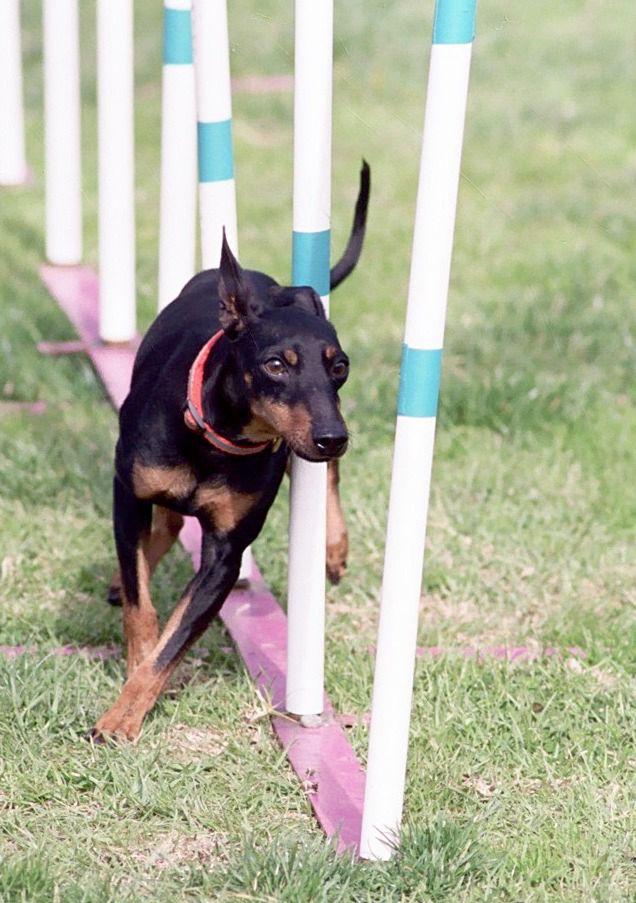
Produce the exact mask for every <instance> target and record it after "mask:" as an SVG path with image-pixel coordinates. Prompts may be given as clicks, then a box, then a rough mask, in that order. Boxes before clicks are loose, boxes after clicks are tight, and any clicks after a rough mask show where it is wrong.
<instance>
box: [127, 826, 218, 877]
mask: <svg viewBox="0 0 636 903" xmlns="http://www.w3.org/2000/svg"><path fill="white" fill-rule="evenodd" d="M129 857H130V859H132V860H133V861H134V862H136V863H138V864H139V865H140V866H141V867H142V868H143V869H144V871H146V870H150V869H152V870H153V871H154V870H158V871H163V870H164V869H171V868H178V867H179V866H181V865H190V864H198V865H205V866H207V867H208V868H209V867H210V866H212V867H214V866H216V865H223V864H225V863H226V862H227V861H228V858H229V843H228V840H227V837H226V836H225V835H224V834H203V833H202V834H195V835H194V836H192V837H183V836H180V835H179V834H177V833H176V831H169V832H168V833H166V834H159V835H158V836H157V837H156V838H154V840H153V841H152V842H151V843H148V844H147V845H145V846H143V847H138V848H137V849H133V850H130V852H129Z"/></svg>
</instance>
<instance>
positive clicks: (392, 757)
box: [360, 0, 476, 859]
mask: <svg viewBox="0 0 636 903" xmlns="http://www.w3.org/2000/svg"><path fill="white" fill-rule="evenodd" d="M475 3H476V0H437V3H436V9H435V24H434V27H433V48H432V53H431V61H430V70H429V81H428V93H427V100H426V115H425V120H424V136H423V143H422V158H421V165H420V175H419V188H418V195H417V208H416V218H415V232H414V237H413V254H412V263H411V274H410V282H409V293H408V307H407V316H406V328H405V338H404V348H403V354H402V364H401V369H400V390H399V398H398V417H397V425H396V434H395V450H394V457H393V475H392V481H391V496H390V503H389V516H388V527H387V543H386V551H385V559H384V578H383V584H382V596H381V608H380V625H379V630H378V645H377V654H376V665H375V679H374V685H373V704H372V714H371V729H370V736H369V759H368V766H367V782H366V792H365V802H364V812H363V819H362V836H361V844H360V847H361V849H360V854H361V856H362V857H363V858H366V859H388V858H389V857H390V856H391V854H392V852H393V850H394V847H395V843H396V841H397V838H398V835H399V829H400V823H401V817H402V805H403V799H404V785H405V776H406V760H407V750H408V735H409V721H410V713H411V700H412V692H413V673H414V663H415V647H416V638H417V622H418V610H419V600H420V595H421V585H422V569H423V559H424V544H425V536H426V520H427V513H428V501H429V489H430V477H431V466H432V459H433V442H434V437H435V422H436V414H437V397H438V391H439V379H440V369H441V357H442V347H443V340H444V325H445V319H446V303H447V298H448V284H449V277H450V263H451V254H452V246H453V232H454V227H455V210H456V205H457V191H458V183H459V171H460V162H461V151H462V141H463V132H464V120H465V113H466V98H467V92H468V78H469V72H470V58H471V50H472V42H473V38H474V23H475Z"/></svg>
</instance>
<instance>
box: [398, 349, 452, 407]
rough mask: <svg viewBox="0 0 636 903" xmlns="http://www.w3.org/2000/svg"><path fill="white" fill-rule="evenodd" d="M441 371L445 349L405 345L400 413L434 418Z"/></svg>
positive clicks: (399, 402)
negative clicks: (428, 348)
mask: <svg viewBox="0 0 636 903" xmlns="http://www.w3.org/2000/svg"><path fill="white" fill-rule="evenodd" d="M441 372H442V349H441V348H439V349H435V350H425V349H421V348H409V346H408V345H403V346H402V363H401V365H400V390H399V394H398V414H402V415H403V416H404V417H435V416H436V415H437V401H438V398H439V383H440V377H441Z"/></svg>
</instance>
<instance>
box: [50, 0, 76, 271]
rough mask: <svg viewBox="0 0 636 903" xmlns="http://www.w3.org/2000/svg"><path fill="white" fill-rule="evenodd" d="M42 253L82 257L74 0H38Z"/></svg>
mask: <svg viewBox="0 0 636 903" xmlns="http://www.w3.org/2000/svg"><path fill="white" fill-rule="evenodd" d="M43 12H44V22H43V40H44V135H45V159H46V162H45V185H46V192H45V193H46V257H47V260H48V261H49V262H50V263H53V264H58V265H61V266H65V265H66V266H68V265H72V264H78V263H79V262H80V261H81V259H82V163H81V139H80V131H81V129H80V56H79V11H78V5H77V0H44V9H43Z"/></svg>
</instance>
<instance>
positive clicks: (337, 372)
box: [331, 361, 349, 379]
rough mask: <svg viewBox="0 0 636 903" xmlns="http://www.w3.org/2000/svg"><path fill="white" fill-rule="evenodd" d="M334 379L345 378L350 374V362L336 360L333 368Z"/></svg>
mask: <svg viewBox="0 0 636 903" xmlns="http://www.w3.org/2000/svg"><path fill="white" fill-rule="evenodd" d="M331 375H332V376H333V377H334V379H345V378H346V377H347V376H348V375H349V364H348V363H347V362H346V361H336V363H335V364H334V365H333V367H332V368H331Z"/></svg>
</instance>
